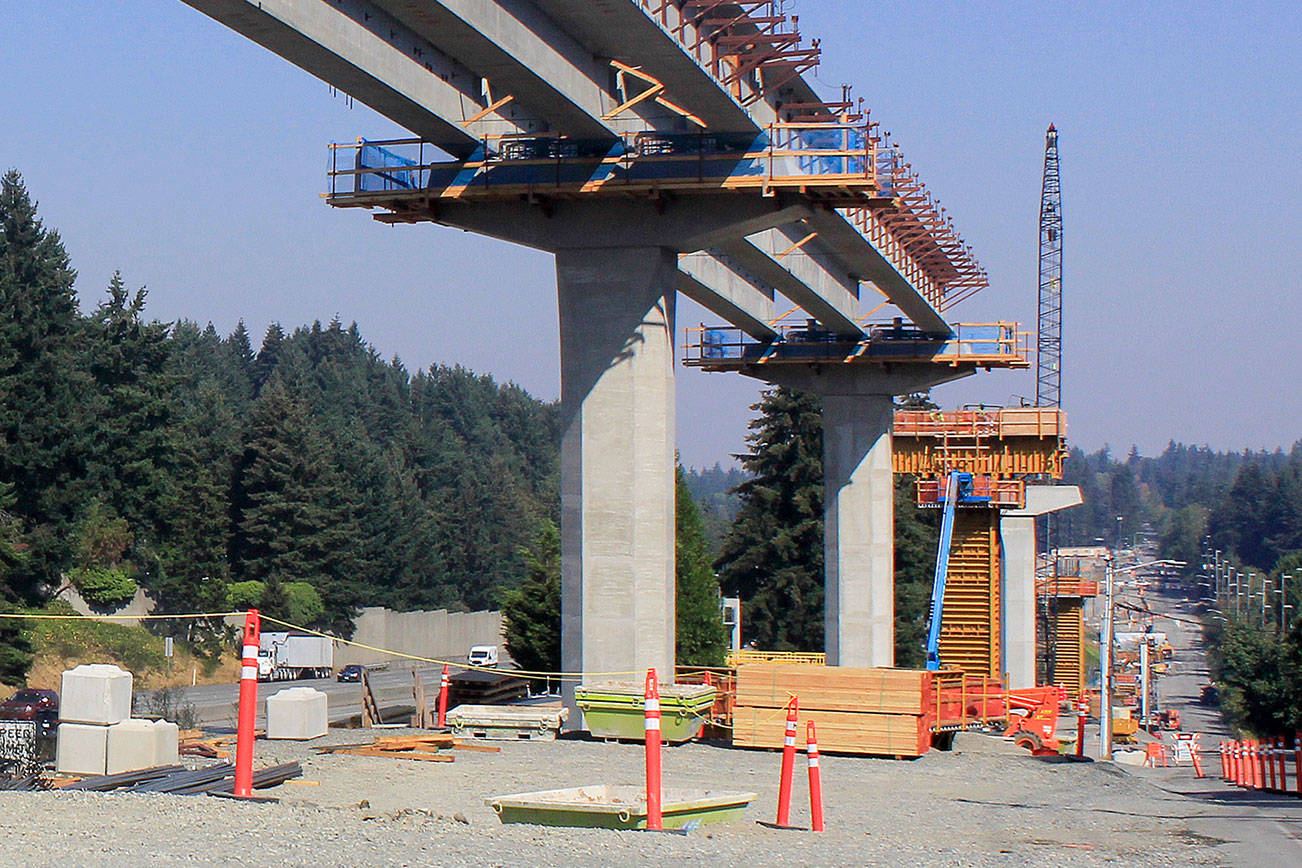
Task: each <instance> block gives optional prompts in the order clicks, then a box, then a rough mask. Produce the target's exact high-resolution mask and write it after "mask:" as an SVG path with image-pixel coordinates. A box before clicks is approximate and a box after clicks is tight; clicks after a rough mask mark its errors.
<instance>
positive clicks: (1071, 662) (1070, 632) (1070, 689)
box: [1053, 597, 1085, 696]
mask: <svg viewBox="0 0 1302 868" xmlns="http://www.w3.org/2000/svg"><path fill="white" fill-rule="evenodd" d="M1056 605H1057V607H1058V609H1057V617H1056V619H1055V629H1054V634H1053V683H1054V684H1056V685H1058V686H1059V687H1063V688H1065V689H1066V691H1067V693H1068V695H1070V696H1079V695H1080V694H1081V693H1082V692H1084V690H1085V609H1084V605H1083V602H1082V601H1081V600H1080V599H1079V598H1073V597H1059V598H1057V600H1056Z"/></svg>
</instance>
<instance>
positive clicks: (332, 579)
mask: <svg viewBox="0 0 1302 868" xmlns="http://www.w3.org/2000/svg"><path fill="white" fill-rule="evenodd" d="M342 490H343V486H342V485H341V483H340V480H339V478H338V474H337V472H336V470H335V467H334V460H333V456H332V455H331V454H330V452H329V450H328V445H327V441H326V440H325V438H324V437H322V436H321V434H320V432H319V431H317V430H316V428H315V427H314V425H313V424H312V421H311V419H310V417H309V416H308V413H307V409H306V407H305V406H304V404H303V403H302V402H301V401H299V400H297V399H295V398H294V397H293V396H291V395H290V393H289V391H288V390H287V389H286V388H285V386H284V384H283V383H282V382H281V381H280V378H279V377H278V376H276V375H273V376H272V378H271V380H269V381H268V382H267V383H266V385H265V386H264V387H263V389H262V393H261V394H260V395H259V396H258V400H257V401H256V402H254V405H253V409H252V415H251V419H250V429H249V432H248V437H247V439H246V441H245V446H244V452H243V455H242V456H241V458H240V461H239V465H238V467H237V469H236V479H235V497H234V504H233V505H234V507H235V509H236V515H237V519H236V533H235V534H234V537H233V541H232V549H233V550H232V561H233V562H234V563H235V564H236V575H238V576H239V577H240V578H241V579H255V580H258V581H262V582H264V583H265V584H266V589H265V592H264V605H266V606H267V607H268V608H269V609H270V610H271V614H273V615H276V616H277V617H285V616H286V615H287V614H288V601H287V599H286V598H285V595H284V591H283V586H284V585H285V584H287V583H289V582H298V581H304V582H308V583H309V584H311V585H312V586H313V587H315V588H316V589H317V591H318V592H319V593H320V594H321V597H322V599H323V600H324V601H325V606H326V611H327V617H328V619H329V620H330V621H331V623H332V624H333V625H334V626H336V627H338V628H339V629H341V630H347V629H348V627H349V624H350V622H351V619H352V616H353V614H354V610H355V609H356V607H357V606H359V605H362V604H363V603H364V600H363V599H361V598H360V597H359V594H358V593H357V589H356V588H355V586H354V585H353V577H354V576H355V572H356V571H355V563H354V553H355V552H356V550H357V546H358V536H359V534H358V526H357V522H356V520H355V518H354V516H353V514H352V510H351V508H350V505H349V504H348V503H347V502H346V501H345V500H344V499H343V497H342Z"/></svg>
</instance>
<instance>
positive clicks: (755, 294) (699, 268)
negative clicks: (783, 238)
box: [678, 253, 777, 341]
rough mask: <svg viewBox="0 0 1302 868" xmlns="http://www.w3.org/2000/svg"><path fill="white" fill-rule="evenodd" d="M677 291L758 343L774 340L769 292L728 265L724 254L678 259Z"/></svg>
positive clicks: (700, 254)
mask: <svg viewBox="0 0 1302 868" xmlns="http://www.w3.org/2000/svg"><path fill="white" fill-rule="evenodd" d="M678 269H679V275H678V291H679V292H681V293H682V294H683V295H685V296H687V297H688V298H690V299H692V301H695V302H696V303H697V304H699V305H701V307H704V308H705V309H706V310H708V311H710V312H711V313H713V314H715V315H716V316H719V317H722V318H723V319H724V321H726V322H729V323H732V324H733V325H735V326H736V327H737V328H739V329H741V330H742V331H744V332H745V333H746V334H748V335H750V336H751V337H753V338H756V339H757V340H761V341H767V340H772V339H773V338H775V337H777V331H776V330H774V328H773V326H772V325H771V324H770V323H772V321H773V289H772V287H769V286H766V285H765V284H764V283H763V282H762V281H760V280H758V279H757V278H755V277H753V276H751V275H750V274H748V273H747V272H746V270H745V269H744V268H742V267H741V266H739V265H737V264H736V263H732V262H730V261H729V259H728V257H727V256H726V254H722V253H720V254H719V255H714V254H711V253H689V254H686V255H683V256H680V257H679V258H678Z"/></svg>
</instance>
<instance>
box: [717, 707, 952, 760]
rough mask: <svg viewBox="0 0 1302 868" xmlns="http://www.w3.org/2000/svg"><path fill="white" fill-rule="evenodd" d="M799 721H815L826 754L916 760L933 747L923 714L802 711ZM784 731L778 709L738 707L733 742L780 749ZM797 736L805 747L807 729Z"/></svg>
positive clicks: (819, 740) (734, 717)
mask: <svg viewBox="0 0 1302 868" xmlns="http://www.w3.org/2000/svg"><path fill="white" fill-rule="evenodd" d="M775 712H778V713H775ZM800 718H801V722H802V723H803V722H806V721H813V722H814V724H815V726H816V727H817V729H818V747H819V749H820V750H824V751H834V752H841V753H853V754H870V755H877V756H907V757H916V756H921V755H922V754H924V753H926V752H927V750H929V749H930V747H931V729H930V726H929V725H928V723H927V720H926V718H925V717H923V716H921V715H910V714H881V713H874V712H867V713H853V712H843V711H808V712H806V711H804V710H802V711H801V713H800ZM785 730H786V721H785V715H782V714H781V713H780V710H779V709H773V708H748V707H738V708H736V709H734V711H733V736H732V743H733V745H734V746H736V747H763V748H780V747H782V742H783V736H784V735H785ZM796 733H797V745H798V746H801V747H803V745H804V740H805V727H804V726H800V727H797V729H796Z"/></svg>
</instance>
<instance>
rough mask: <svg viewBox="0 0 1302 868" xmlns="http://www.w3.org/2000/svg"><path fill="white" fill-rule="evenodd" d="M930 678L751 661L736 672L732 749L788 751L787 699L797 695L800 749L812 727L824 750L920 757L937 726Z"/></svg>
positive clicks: (906, 671)
mask: <svg viewBox="0 0 1302 868" xmlns="http://www.w3.org/2000/svg"><path fill="white" fill-rule="evenodd" d="M932 693H933V686H932V678H931V673H929V672H925V671H920V670H911V669H884V668H870V669H855V668H850V667H828V666H811V665H798V664H773V663H752V664H747V665H744V666H740V667H738V669H737V698H736V704H735V706H734V708H733V716H732V725H733V734H732V741H733V744H734V745H736V746H738V747H763V748H780V747H782V740H783V735H784V733H785V725H786V712H785V708H786V705H787V701H788V700H789V699H790V698H791V696H792V695H795V696H797V697H798V703H799V706H800V722H801V725H800V726H799V727H797V730H796V732H797V744H798V745H803V744H804V738H805V726H804V723H805V722H806V721H811V720H812V721H813V722H814V723H815V725H816V726H817V728H818V745H819V748H820V749H821V750H824V751H837V752H842V753H852V754H869V755H877V756H894V757H901V758H902V757H917V756H921V755H922V754H924V753H926V752H927V751H928V750H929V749H930V747H931V736H932V726H933V724H934V722H935V712H934V707H933V706H934V701H933V699H932Z"/></svg>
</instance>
